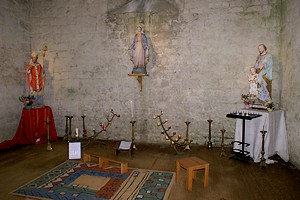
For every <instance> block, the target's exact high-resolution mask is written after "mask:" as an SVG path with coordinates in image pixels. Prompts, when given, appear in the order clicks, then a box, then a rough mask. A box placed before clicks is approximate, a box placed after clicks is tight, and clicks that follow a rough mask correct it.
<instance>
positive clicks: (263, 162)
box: [260, 127, 267, 169]
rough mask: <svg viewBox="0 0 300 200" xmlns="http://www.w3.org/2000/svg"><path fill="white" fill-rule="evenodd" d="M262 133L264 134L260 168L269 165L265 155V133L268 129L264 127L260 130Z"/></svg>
mask: <svg viewBox="0 0 300 200" xmlns="http://www.w3.org/2000/svg"><path fill="white" fill-rule="evenodd" d="M260 132H261V135H262V142H261V158H260V168H261V169H264V168H265V167H266V166H267V165H266V159H265V157H264V155H265V134H266V132H267V131H265V129H264V127H263V130H262V131H260Z"/></svg>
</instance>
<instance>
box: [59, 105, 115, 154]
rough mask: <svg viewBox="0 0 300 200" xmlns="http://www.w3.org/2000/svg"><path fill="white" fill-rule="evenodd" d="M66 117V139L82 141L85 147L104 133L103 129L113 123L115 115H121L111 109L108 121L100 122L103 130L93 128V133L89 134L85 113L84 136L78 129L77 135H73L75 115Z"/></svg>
mask: <svg viewBox="0 0 300 200" xmlns="http://www.w3.org/2000/svg"><path fill="white" fill-rule="evenodd" d="M65 117H66V129H65V133H66V134H65V137H64V138H65V139H66V140H68V142H70V141H80V142H82V144H81V147H82V148H85V147H86V146H88V145H89V144H90V143H91V142H92V141H95V140H96V139H97V137H98V136H99V134H100V133H102V132H103V131H104V132H106V131H107V128H108V127H109V126H110V125H111V124H112V121H113V119H114V117H120V115H118V114H115V113H114V110H113V109H111V110H110V114H108V115H107V116H106V120H107V122H106V123H104V122H100V127H101V130H100V131H98V132H97V131H96V130H95V129H93V135H91V136H88V134H87V130H86V127H85V117H86V116H85V115H82V116H81V118H82V126H83V134H82V137H79V133H78V132H77V131H78V129H76V134H75V137H72V118H73V116H65ZM83 142H84V143H83Z"/></svg>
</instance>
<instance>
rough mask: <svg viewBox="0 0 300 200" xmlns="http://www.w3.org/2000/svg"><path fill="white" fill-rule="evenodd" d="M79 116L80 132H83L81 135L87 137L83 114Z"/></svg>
mask: <svg viewBox="0 0 300 200" xmlns="http://www.w3.org/2000/svg"><path fill="white" fill-rule="evenodd" d="M81 118H82V132H83V135H82V136H83V137H87V130H86V129H85V121H84V118H85V116H84V115H82V116H81Z"/></svg>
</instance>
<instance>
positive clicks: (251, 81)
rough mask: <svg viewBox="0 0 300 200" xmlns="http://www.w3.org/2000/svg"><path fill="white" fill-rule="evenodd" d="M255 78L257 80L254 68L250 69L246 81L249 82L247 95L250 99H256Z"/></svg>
mask: <svg viewBox="0 0 300 200" xmlns="http://www.w3.org/2000/svg"><path fill="white" fill-rule="evenodd" d="M257 78H258V74H257V73H256V69H255V67H251V68H250V75H248V81H249V94H250V97H252V98H256V96H257V94H258V90H257Z"/></svg>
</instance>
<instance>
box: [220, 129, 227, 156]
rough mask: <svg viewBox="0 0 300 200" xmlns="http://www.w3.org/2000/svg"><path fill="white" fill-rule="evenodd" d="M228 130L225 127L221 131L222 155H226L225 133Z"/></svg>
mask: <svg viewBox="0 0 300 200" xmlns="http://www.w3.org/2000/svg"><path fill="white" fill-rule="evenodd" d="M225 132H226V130H225V129H224V127H223V128H222V129H221V133H222V143H221V155H220V156H221V157H224V156H226V153H225V151H224V134H225Z"/></svg>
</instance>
